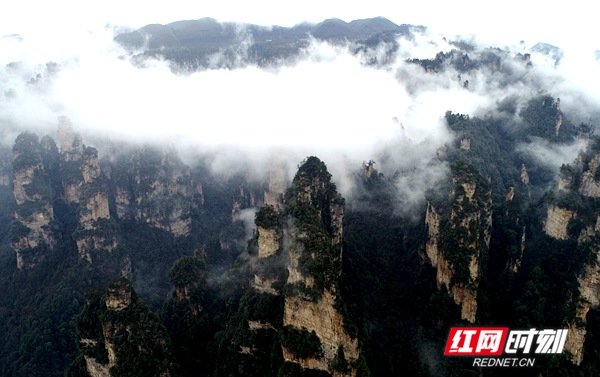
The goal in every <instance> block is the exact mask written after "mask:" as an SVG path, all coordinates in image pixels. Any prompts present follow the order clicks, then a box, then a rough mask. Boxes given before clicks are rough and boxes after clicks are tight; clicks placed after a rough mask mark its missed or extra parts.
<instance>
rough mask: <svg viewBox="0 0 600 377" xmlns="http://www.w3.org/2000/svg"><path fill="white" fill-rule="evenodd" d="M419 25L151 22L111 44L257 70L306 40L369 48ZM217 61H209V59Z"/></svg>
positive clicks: (189, 63) (188, 62)
mask: <svg viewBox="0 0 600 377" xmlns="http://www.w3.org/2000/svg"><path fill="white" fill-rule="evenodd" d="M424 30H425V27H423V26H413V25H404V24H403V25H397V24H395V23H393V22H392V21H390V20H388V19H386V18H383V17H375V18H367V19H359V20H354V21H351V22H345V21H343V20H340V19H337V18H332V19H327V20H325V21H323V22H320V23H318V24H310V23H300V24H297V25H295V26H293V27H282V26H272V27H267V26H259V25H253V24H239V23H233V22H218V21H217V20H215V19H213V18H202V19H199V20H186V21H177V22H173V23H170V24H167V25H160V24H151V25H146V26H144V27H142V28H140V29H138V30H135V31H132V32H128V33H122V34H119V35H117V36H116V37H115V41H116V42H118V43H119V44H121V45H122V46H124V47H125V48H126V49H128V50H130V51H132V52H136V53H138V55H137V57H138V58H142V59H143V58H144V57H159V56H160V57H162V58H165V59H166V60H168V61H172V62H174V63H177V64H178V65H180V66H185V67H188V68H193V69H196V68H201V67H205V68H208V67H210V68H212V67H216V68H222V67H231V66H232V65H233V64H234V62H233V61H234V60H235V56H238V55H240V54H241V55H244V56H245V57H246V60H247V62H248V63H253V64H258V65H261V66H264V65H270V64H272V63H273V62H274V61H279V60H281V59H284V60H285V59H289V58H290V57H294V56H297V55H298V54H299V52H300V50H301V49H302V48H303V47H306V46H307V45H308V41H309V40H310V38H316V39H318V40H324V41H328V42H333V43H335V42H341V41H348V42H355V43H358V44H364V45H374V44H377V43H378V42H380V41H382V40H387V39H389V36H399V35H405V36H410V35H412V34H413V33H414V32H415V31H424ZM217 55H218V59H216V60H215V56H217Z"/></svg>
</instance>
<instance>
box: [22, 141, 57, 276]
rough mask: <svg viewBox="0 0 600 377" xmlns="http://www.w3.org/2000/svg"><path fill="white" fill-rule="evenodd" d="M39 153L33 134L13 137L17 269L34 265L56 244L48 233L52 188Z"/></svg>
mask: <svg viewBox="0 0 600 377" xmlns="http://www.w3.org/2000/svg"><path fill="white" fill-rule="evenodd" d="M43 154H44V152H43V149H42V146H41V144H40V142H39V140H38V137H37V136H36V135H34V134H31V133H23V134H21V135H19V136H18V137H17V139H16V141H15V145H14V147H13V159H12V161H13V196H14V200H15V210H14V212H13V216H12V220H13V224H12V229H11V247H12V249H13V250H14V251H15V253H16V255H17V268H19V269H23V268H29V267H32V266H34V265H35V264H37V262H39V261H40V260H41V259H43V254H44V253H45V252H46V251H47V250H51V249H52V248H53V247H54V245H55V243H56V240H55V235H54V232H53V231H52V225H53V222H54V207H53V205H52V185H51V180H50V178H49V176H48V172H47V171H46V169H45V166H44V160H43Z"/></svg>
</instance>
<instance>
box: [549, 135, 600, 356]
mask: <svg viewBox="0 0 600 377" xmlns="http://www.w3.org/2000/svg"><path fill="white" fill-rule="evenodd" d="M599 152H600V151H598V144H597V142H596V143H595V144H593V145H591V147H589V148H587V150H586V151H584V152H581V153H580V154H579V156H578V158H577V160H576V161H575V163H573V164H571V165H563V166H562V167H561V169H560V180H559V187H558V188H559V195H558V196H557V197H556V198H555V200H554V202H553V203H550V204H549V205H548V212H547V217H546V220H545V221H544V232H545V233H546V234H547V235H548V236H550V237H552V238H554V239H557V240H569V239H570V240H576V241H577V246H576V247H577V250H581V251H582V252H583V253H584V255H589V256H590V257H589V258H586V259H585V260H584V261H583V263H582V266H581V268H579V269H578V271H579V272H578V274H577V286H578V291H579V292H578V296H579V298H578V299H577V301H576V302H575V315H574V317H573V318H569V319H567V323H568V328H569V334H568V336H567V341H566V343H565V350H566V351H567V352H568V354H569V355H570V359H571V361H572V362H573V364H575V365H580V364H581V363H582V361H583V356H584V346H585V341H586V335H587V331H588V330H587V315H588V312H589V311H590V309H592V308H598V307H599V305H600V240H599V239H598V237H597V235H598V232H600V214H599V213H597V209H596V208H597V203H596V202H595V201H596V200H597V198H600V184H599V183H598V181H599V180H598V179H597V177H598V173H599V172H600V171H599V169H598V168H599V166H600V153H599ZM583 203H586V204H583ZM559 206H562V207H564V208H561V207H559ZM575 224H577V226H573V225H575Z"/></svg>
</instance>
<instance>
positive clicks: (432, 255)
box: [424, 167, 492, 323]
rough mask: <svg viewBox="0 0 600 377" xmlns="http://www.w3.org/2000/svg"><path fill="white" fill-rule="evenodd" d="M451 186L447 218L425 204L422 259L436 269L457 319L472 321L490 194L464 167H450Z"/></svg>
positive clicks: (489, 216) (488, 225) (486, 246)
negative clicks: (457, 310) (458, 315)
mask: <svg viewBox="0 0 600 377" xmlns="http://www.w3.org/2000/svg"><path fill="white" fill-rule="evenodd" d="M453 173H454V175H453V179H452V180H453V183H454V186H455V189H454V193H453V198H452V200H451V204H450V208H449V210H450V213H449V215H446V216H445V217H444V216H441V215H440V214H439V213H438V212H437V210H436V208H434V207H433V205H431V203H428V205H427V212H426V215H425V224H426V226H427V241H426V244H425V255H424V259H425V260H426V261H428V262H429V263H430V264H431V265H432V266H433V267H434V268H435V269H436V281H437V284H438V288H441V287H442V286H443V287H445V289H446V290H447V291H448V294H449V295H450V296H451V297H452V298H453V299H454V302H455V303H456V304H457V305H459V306H460V308H461V318H462V319H465V320H467V321H469V322H471V323H473V322H475V317H476V314H477V289H478V286H479V270H480V266H479V257H480V255H481V252H482V250H484V249H489V245H490V238H491V226H492V211H491V205H492V200H491V191H490V190H489V188H488V184H487V183H486V182H485V181H483V180H481V179H478V175H477V173H475V172H473V171H470V170H469V169H468V168H465V167H460V168H459V169H457V168H454V172H453Z"/></svg>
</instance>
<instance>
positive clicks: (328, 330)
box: [282, 157, 359, 376]
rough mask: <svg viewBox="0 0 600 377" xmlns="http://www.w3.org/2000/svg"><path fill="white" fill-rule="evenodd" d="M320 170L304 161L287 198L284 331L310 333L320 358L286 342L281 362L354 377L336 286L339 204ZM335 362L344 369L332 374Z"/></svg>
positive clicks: (352, 347) (354, 348) (355, 354)
mask: <svg viewBox="0 0 600 377" xmlns="http://www.w3.org/2000/svg"><path fill="white" fill-rule="evenodd" d="M330 179H331V175H330V174H329V173H328V172H327V169H326V167H325V164H323V162H321V161H320V160H319V159H317V158H315V157H309V158H308V159H307V160H306V161H305V162H304V164H303V165H302V166H301V167H300V169H299V170H298V173H297V174H296V176H295V178H294V180H293V182H292V187H291V189H290V190H289V191H288V193H287V194H286V206H288V207H289V208H290V210H291V213H292V215H293V217H294V225H292V226H291V227H290V228H289V232H290V235H291V239H292V241H291V243H290V246H289V247H288V250H287V252H288V254H289V264H288V266H287V268H288V279H287V286H288V287H289V288H288V289H287V292H289V293H288V294H286V297H285V304H284V315H283V325H284V326H285V327H289V328H291V329H295V330H299V331H307V332H309V333H312V332H314V334H316V337H317V338H318V340H319V343H320V348H321V350H322V353H316V354H313V355H310V356H306V355H298V354H297V353H295V352H294V351H293V348H290V347H289V346H288V345H287V344H286V343H285V342H284V343H283V344H282V348H283V356H284V359H285V360H286V361H288V362H293V363H297V364H299V365H300V366H302V367H303V368H307V369H317V370H323V371H327V372H329V373H331V374H332V375H336V376H342V375H351V376H354V375H356V369H355V367H354V365H355V363H356V362H357V360H358V358H359V349H358V340H357V339H356V337H355V336H351V335H350V334H349V332H348V329H347V328H346V327H345V323H344V317H343V315H342V313H341V312H340V309H342V308H343V303H342V302H341V298H340V297H339V296H338V294H339V293H338V289H337V286H338V285H337V280H338V277H339V275H340V274H341V257H342V245H341V237H342V219H343V214H344V209H343V204H344V202H343V199H342V198H341V197H340V196H339V194H338V193H337V192H336V189H335V185H334V184H333V183H332V182H331V180H330ZM340 354H341V355H343V360H337V361H338V362H340V363H342V364H344V365H347V368H342V369H340V368H337V369H336V365H339V363H338V364H336V358H338V359H339V355H340Z"/></svg>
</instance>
